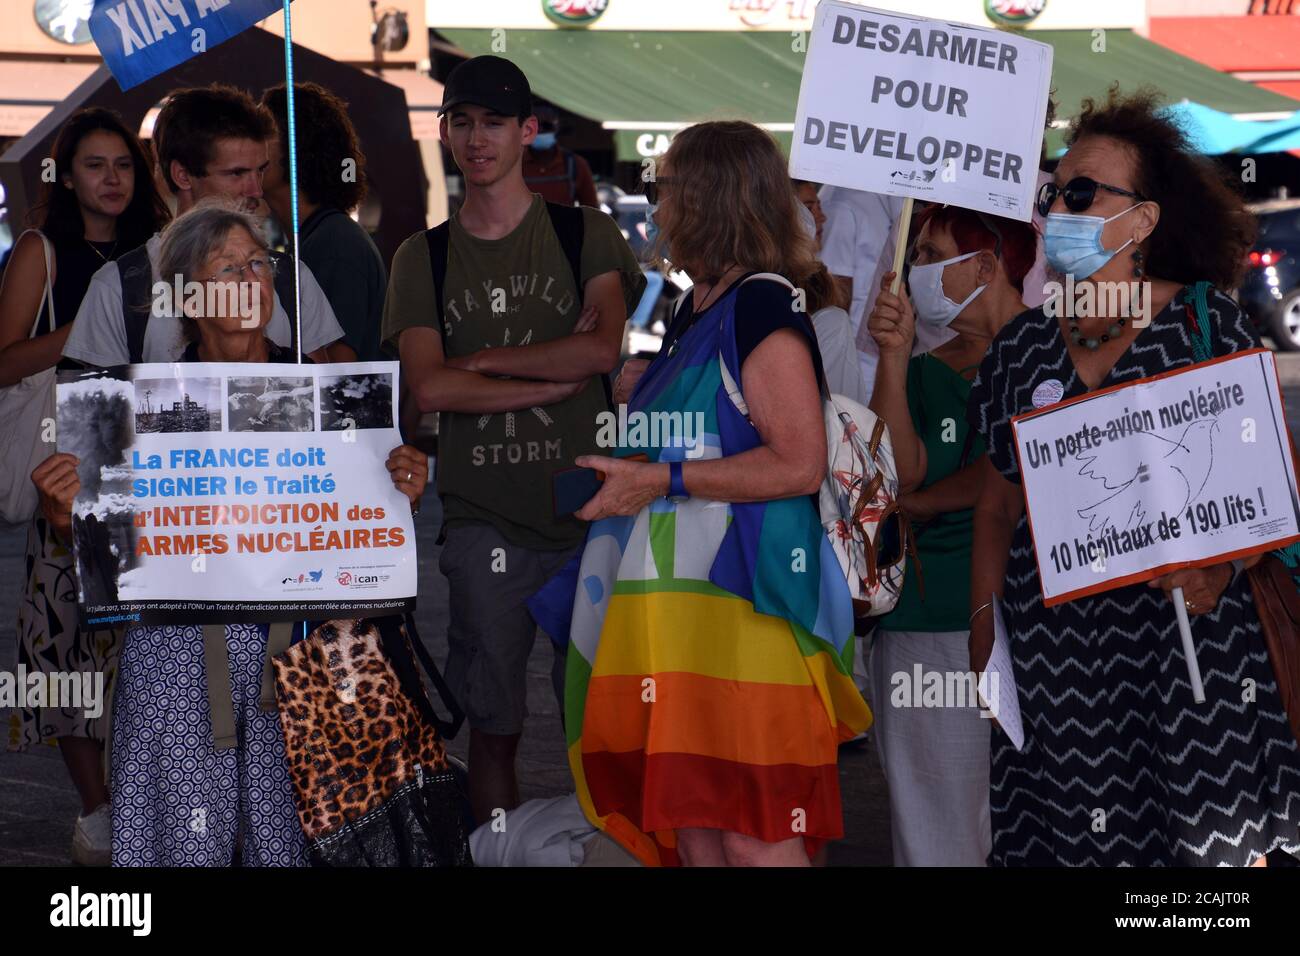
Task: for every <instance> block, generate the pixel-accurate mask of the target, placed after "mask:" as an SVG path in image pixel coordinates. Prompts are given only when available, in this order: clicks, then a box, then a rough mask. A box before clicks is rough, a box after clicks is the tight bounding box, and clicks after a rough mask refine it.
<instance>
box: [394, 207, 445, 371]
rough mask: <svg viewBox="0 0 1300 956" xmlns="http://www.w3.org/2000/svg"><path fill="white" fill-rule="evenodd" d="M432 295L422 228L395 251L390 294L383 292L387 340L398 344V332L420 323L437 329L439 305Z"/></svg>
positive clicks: (430, 272) (431, 280) (427, 253)
mask: <svg viewBox="0 0 1300 956" xmlns="http://www.w3.org/2000/svg"><path fill="white" fill-rule="evenodd" d="M433 297H434V291H433V271H432V270H431V269H430V268H429V245H428V240H426V239H425V237H424V233H423V232H417V233H416V234H415V235H413V236H411V237H410V238H409V239H407V240H406V241H405V242H403V243H402V244H401V245H400V246H398V247H397V252H396V253H395V254H394V255H393V271H392V272H391V273H390V274H389V276H388V294H387V295H385V296H384V332H383V338H384V341H385V342H388V343H391V344H392V345H393V347H394V348H396V346H397V338H398V336H399V335H400V334H401V333H402V332H403V331H405V330H406V329H409V328H415V327H418V326H423V327H427V328H431V329H436V328H437V327H438V309H437V306H436V304H435V303H434V300H433Z"/></svg>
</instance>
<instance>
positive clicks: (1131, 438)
mask: <svg viewBox="0 0 1300 956" xmlns="http://www.w3.org/2000/svg"><path fill="white" fill-rule="evenodd" d="M1218 428H1219V423H1218V421H1217V420H1216V419H1214V418H1202V419H1199V420H1197V421H1194V422H1191V423H1189V424H1188V425H1187V427H1186V428H1184V429H1183V431H1182V434H1180V435H1179V436H1178V437H1177V438H1176V439H1174V438H1168V437H1166V436H1164V435H1158V434H1156V433H1155V432H1144V431H1139V432H1131V433H1130V434H1129V435H1127V436H1126V437H1124V438H1121V439H1119V440H1117V441H1113V442H1110V443H1109V444H1107V445H1105V446H1103V447H1102V448H1101V449H1089V450H1087V451H1081V452H1079V453H1078V454H1077V455H1076V456H1075V458H1076V460H1077V461H1079V463H1080V467H1079V474H1080V475H1081V476H1082V477H1084V478H1091V479H1092V480H1093V481H1094V482H1096V483H1097V484H1098V485H1099V486H1100V487H1099V488H1098V493H1099V495H1101V496H1100V497H1098V498H1097V500H1095V501H1094V502H1093V503H1092V504H1090V505H1087V506H1085V507H1083V508H1080V509H1078V511H1077V512H1076V513H1077V514H1078V515H1079V517H1080V518H1084V519H1087V521H1088V530H1089V531H1092V532H1094V533H1098V534H1100V533H1104V532H1105V531H1106V529H1107V528H1108V527H1113V528H1114V529H1115V530H1116V531H1126V530H1128V529H1130V528H1135V527H1138V526H1140V525H1144V524H1146V523H1148V522H1149V521H1151V520H1154V517H1158V516H1159V513H1160V512H1161V511H1164V512H1166V513H1167V514H1171V515H1177V514H1182V512H1183V511H1184V510H1185V509H1186V508H1187V506H1188V505H1190V504H1192V503H1193V502H1194V501H1196V499H1197V498H1199V497H1200V494H1201V492H1202V491H1203V490H1204V489H1205V485H1206V483H1207V482H1208V481H1209V479H1210V472H1211V471H1212V470H1213V468H1214V433H1215V432H1216V431H1218ZM1103 492H1104V494H1101V493H1103ZM1148 515H1152V516H1153V517H1148Z"/></svg>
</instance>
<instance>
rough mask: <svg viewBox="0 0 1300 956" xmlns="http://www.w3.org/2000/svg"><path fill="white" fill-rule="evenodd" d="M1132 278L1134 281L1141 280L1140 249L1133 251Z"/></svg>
mask: <svg viewBox="0 0 1300 956" xmlns="http://www.w3.org/2000/svg"><path fill="white" fill-rule="evenodd" d="M1133 278H1134V279H1141V278H1142V250H1141V249H1134V250H1133Z"/></svg>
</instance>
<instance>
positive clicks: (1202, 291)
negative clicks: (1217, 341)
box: [1183, 281, 1214, 362]
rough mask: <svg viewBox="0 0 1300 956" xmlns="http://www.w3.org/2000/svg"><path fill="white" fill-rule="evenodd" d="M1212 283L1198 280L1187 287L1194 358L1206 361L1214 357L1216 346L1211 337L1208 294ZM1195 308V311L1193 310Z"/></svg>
mask: <svg viewBox="0 0 1300 956" xmlns="http://www.w3.org/2000/svg"><path fill="white" fill-rule="evenodd" d="M1209 291H1210V283H1208V282H1204V281H1202V282H1197V283H1196V284H1195V285H1190V286H1188V287H1187V289H1186V292H1185V298H1184V299H1183V304H1184V307H1185V308H1186V309H1187V320H1188V324H1189V325H1191V333H1190V335H1191V339H1192V358H1193V360H1194V361H1197V362H1205V361H1208V360H1209V359H1211V358H1213V357H1214V347H1213V345H1212V344H1211V343H1212V340H1211V338H1210V309H1209V304H1208V302H1207V296H1208V294H1209ZM1193 310H1195V311H1193Z"/></svg>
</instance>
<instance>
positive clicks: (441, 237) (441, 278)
mask: <svg viewBox="0 0 1300 956" xmlns="http://www.w3.org/2000/svg"><path fill="white" fill-rule="evenodd" d="M424 238H425V241H426V242H428V244H429V269H430V271H431V272H432V273H433V306H434V309H435V310H436V311H437V313H438V335H439V336H440V337H441V338H442V349H443V351H444V352H445V351H446V350H447V329H446V328H445V326H444V324H443V323H444V322H445V321H446V319H445V318H444V317H443V306H442V287H443V286H444V285H446V283H447V249H448V247H449V246H450V245H451V220H450V219H446V220H444V221H442V222H440V223H438V225H436V226H434V227H433V228H432V229H426V230H425V231H424Z"/></svg>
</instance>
